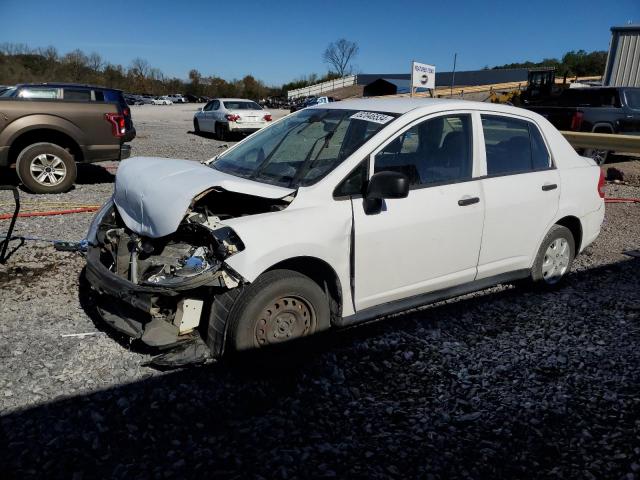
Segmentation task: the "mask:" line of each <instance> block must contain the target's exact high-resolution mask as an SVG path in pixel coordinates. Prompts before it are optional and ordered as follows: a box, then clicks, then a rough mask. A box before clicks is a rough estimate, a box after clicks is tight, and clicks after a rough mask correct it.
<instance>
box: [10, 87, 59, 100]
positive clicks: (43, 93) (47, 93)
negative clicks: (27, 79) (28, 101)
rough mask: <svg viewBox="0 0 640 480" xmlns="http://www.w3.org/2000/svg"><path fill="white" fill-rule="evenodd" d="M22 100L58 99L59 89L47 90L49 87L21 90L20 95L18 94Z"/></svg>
mask: <svg viewBox="0 0 640 480" xmlns="http://www.w3.org/2000/svg"><path fill="white" fill-rule="evenodd" d="M18 97H20V98H45V99H49V98H58V89H57V88H47V87H28V88H22V89H20V93H19V94H18Z"/></svg>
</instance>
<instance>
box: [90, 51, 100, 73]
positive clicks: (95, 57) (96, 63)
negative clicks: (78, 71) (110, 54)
mask: <svg viewBox="0 0 640 480" xmlns="http://www.w3.org/2000/svg"><path fill="white" fill-rule="evenodd" d="M87 63H88V64H89V68H91V70H93V71H94V72H96V73H98V72H100V71H101V70H102V67H104V62H103V61H102V57H101V56H100V54H98V53H96V52H93V53H92V54H91V55H89V57H88V58H87Z"/></svg>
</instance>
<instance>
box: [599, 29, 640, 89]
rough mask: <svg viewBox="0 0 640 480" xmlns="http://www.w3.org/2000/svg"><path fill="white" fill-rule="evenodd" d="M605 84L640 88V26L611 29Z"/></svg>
mask: <svg viewBox="0 0 640 480" xmlns="http://www.w3.org/2000/svg"><path fill="white" fill-rule="evenodd" d="M604 84H605V85H609V86H613V87H640V25H626V26H624V27H612V28H611V45H610V46H609V56H608V57H607V67H606V70H605V74H604Z"/></svg>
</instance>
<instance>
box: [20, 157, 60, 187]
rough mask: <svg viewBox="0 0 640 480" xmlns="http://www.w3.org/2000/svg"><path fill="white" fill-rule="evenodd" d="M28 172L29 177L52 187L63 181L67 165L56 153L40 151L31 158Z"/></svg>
mask: <svg viewBox="0 0 640 480" xmlns="http://www.w3.org/2000/svg"><path fill="white" fill-rule="evenodd" d="M29 173H30V174H31V178H33V179H34V180H35V181H36V182H38V183H39V184H40V185H44V186H45V187H53V186H55V185H58V184H60V183H62V182H63V181H64V179H65V177H66V176H67V166H66V165H65V164H64V162H63V161H62V159H61V158H60V157H58V156H57V155H53V154H51V153H41V154H40V155H36V156H35V157H34V158H33V160H31V164H30V165H29Z"/></svg>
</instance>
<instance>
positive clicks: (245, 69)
mask: <svg viewBox="0 0 640 480" xmlns="http://www.w3.org/2000/svg"><path fill="white" fill-rule="evenodd" d="M629 20H632V21H633V22H634V23H640V0H613V1H611V0H610V1H602V0H597V1H593V0H581V1H574V0H535V1H530V2H517V1H511V2H506V1H496V2H490V1H465V0H458V1H456V2H440V1H433V2H416V1H413V2H409V1H398V0H395V1H394V0H388V1H379V0H369V1H352V2H348V1H346V0H342V1H335V0H321V1H317V0H316V1H315V2H307V1H305V0H297V1H295V0H269V1H250V0H236V1H226V2H222V1H214V0H210V1H205V0H202V1H191V2H189V1H183V2H175V1H164V0H155V1H153V2H151V1H149V2H141V1H136V0H128V1H122V0H110V1H108V2H105V1H95V0H84V1H64V0H59V1H52V0H0V42H12V43H26V44H28V45H29V46H32V47H39V46H43V47H44V46H48V45H53V46H55V47H56V48H57V49H58V50H59V51H60V52H62V53H66V52H68V51H70V50H73V49H75V48H80V49H81V50H83V51H85V52H86V53H90V52H94V51H95V52H97V53H99V54H100V55H102V56H103V57H104V58H105V59H106V60H108V61H110V62H112V63H121V64H123V65H125V66H127V65H129V63H130V62H131V60H132V59H133V58H135V57H142V58H144V59H146V60H147V61H148V62H149V63H150V64H151V65H152V66H154V67H158V68H160V69H161V70H162V71H163V73H164V74H165V75H168V76H176V77H180V78H186V77H187V72H188V71H189V69H191V68H197V69H198V70H200V72H201V73H202V74H204V75H218V76H220V77H223V78H225V79H228V80H230V79H233V78H241V77H243V76H244V75H246V74H253V75H254V76H255V77H256V78H259V79H261V80H263V81H265V82H266V83H267V84H270V85H276V84H281V83H283V82H287V81H290V80H293V79H295V78H298V77H300V76H302V75H305V74H309V73H312V72H316V73H319V74H323V73H325V72H326V70H327V68H326V66H325V65H324V64H323V63H322V58H321V55H322V52H323V51H324V49H325V48H326V46H327V44H328V43H329V42H331V41H333V40H336V39H338V38H341V37H345V38H347V39H349V40H353V41H356V42H358V44H359V45H360V54H359V55H358V57H357V58H356V60H355V64H356V67H357V69H358V70H359V71H361V72H363V73H400V72H405V71H406V72H408V71H409V64H410V61H411V60H412V59H415V60H418V61H422V62H425V63H432V64H435V65H436V68H437V69H438V70H439V71H449V70H451V67H452V60H453V54H454V52H457V53H458V67H457V68H458V70H473V69H478V68H482V67H483V66H485V65H489V66H493V65H499V64H504V63H510V62H515V61H521V60H539V59H542V58H543V57H559V56H560V55H562V54H563V53H564V52H566V51H568V50H577V49H584V50H587V51H590V50H606V49H608V46H609V39H610V35H611V33H610V30H609V28H610V27H611V26H613V25H624V24H626V23H627V21H629Z"/></svg>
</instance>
